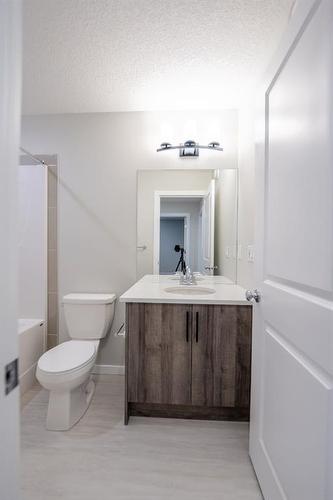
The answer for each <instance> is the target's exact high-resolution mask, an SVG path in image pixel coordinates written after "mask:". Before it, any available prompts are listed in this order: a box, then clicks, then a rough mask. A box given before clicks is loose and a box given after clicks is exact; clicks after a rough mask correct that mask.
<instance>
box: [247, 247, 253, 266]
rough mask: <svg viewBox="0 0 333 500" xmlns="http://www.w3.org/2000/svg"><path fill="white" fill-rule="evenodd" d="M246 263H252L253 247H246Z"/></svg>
mask: <svg viewBox="0 0 333 500" xmlns="http://www.w3.org/2000/svg"><path fill="white" fill-rule="evenodd" d="M247 261H248V262H254V247H253V245H248V246H247Z"/></svg>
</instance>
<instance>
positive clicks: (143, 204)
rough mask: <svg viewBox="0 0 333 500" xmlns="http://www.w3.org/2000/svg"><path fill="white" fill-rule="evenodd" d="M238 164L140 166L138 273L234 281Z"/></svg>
mask: <svg viewBox="0 0 333 500" xmlns="http://www.w3.org/2000/svg"><path fill="white" fill-rule="evenodd" d="M236 242H237V170H233V169H225V170H220V171H219V172H218V175H217V173H216V171H214V170H157V171H154V170H139V171H138V177H137V275H138V278H141V277H142V276H144V275H146V274H165V275H174V274H175V273H180V272H182V271H183V272H185V269H186V266H189V267H190V269H191V271H192V272H195V273H200V274H201V275H213V274H214V275H219V276H224V277H225V282H226V283H227V282H229V283H235V282H236V273H237V269H236V268H237V258H236V254H237V252H236Z"/></svg>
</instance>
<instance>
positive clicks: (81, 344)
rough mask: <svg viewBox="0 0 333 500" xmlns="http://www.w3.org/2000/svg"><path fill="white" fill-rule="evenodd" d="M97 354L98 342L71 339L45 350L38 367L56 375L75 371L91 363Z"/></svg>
mask: <svg viewBox="0 0 333 500" xmlns="http://www.w3.org/2000/svg"><path fill="white" fill-rule="evenodd" d="M96 354H97V346H96V342H94V341H89V340H69V341H67V342H63V343H61V344H59V345H57V346H56V347H53V348H52V349H50V350H49V351H47V352H45V353H44V354H43V355H42V356H41V357H40V359H39V361H38V369H39V370H40V371H42V372H44V373H48V374H50V375H51V374H52V375H54V376H55V375H57V374H59V375H60V374H65V373H69V372H74V371H77V370H80V369H82V368H84V367H85V366H86V365H89V364H90V363H91V361H92V360H93V358H94V357H95V356H96Z"/></svg>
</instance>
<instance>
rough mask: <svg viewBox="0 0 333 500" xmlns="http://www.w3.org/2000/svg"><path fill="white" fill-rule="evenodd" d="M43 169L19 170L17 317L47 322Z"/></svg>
mask: <svg viewBox="0 0 333 500" xmlns="http://www.w3.org/2000/svg"><path fill="white" fill-rule="evenodd" d="M46 173H47V172H46V169H45V167H43V166H42V165H21V166H20V167H19V171H18V219H19V220H18V243H19V245H18V258H19V270H18V290H19V300H18V315H19V318H39V319H44V320H45V319H46V296H47V278H46V269H47V268H46V245H47V240H46V228H47V226H46V218H47V211H46V210H47V207H46Z"/></svg>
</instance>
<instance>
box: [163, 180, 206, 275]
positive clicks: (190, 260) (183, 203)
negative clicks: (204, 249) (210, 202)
mask: <svg viewBox="0 0 333 500" xmlns="http://www.w3.org/2000/svg"><path fill="white" fill-rule="evenodd" d="M207 187H208V184H207ZM207 187H206V189H207ZM200 208H201V199H199V200H192V201H191V200H186V199H180V200H177V199H174V198H172V199H165V200H161V215H162V214H163V213H166V214H177V213H183V214H189V216H190V222H189V235H190V238H189V239H190V241H189V244H190V247H189V251H188V252H187V255H185V261H186V263H187V264H189V265H190V267H191V270H192V271H198V270H199V263H198V255H199V248H200V246H201V242H200V241H199V217H200ZM177 256H178V258H179V257H180V254H177Z"/></svg>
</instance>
